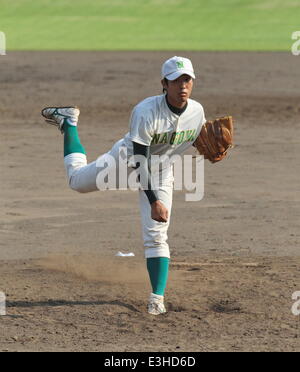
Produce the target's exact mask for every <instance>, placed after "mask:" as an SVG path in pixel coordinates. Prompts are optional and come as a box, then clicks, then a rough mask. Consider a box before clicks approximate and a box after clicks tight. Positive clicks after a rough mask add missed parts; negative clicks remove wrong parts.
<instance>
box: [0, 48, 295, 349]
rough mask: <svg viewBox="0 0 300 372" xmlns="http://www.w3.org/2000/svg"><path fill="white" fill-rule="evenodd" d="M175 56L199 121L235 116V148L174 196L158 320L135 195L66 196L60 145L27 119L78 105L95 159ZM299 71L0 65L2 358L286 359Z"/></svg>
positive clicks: (213, 60) (136, 62)
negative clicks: (195, 199)
mask: <svg viewBox="0 0 300 372" xmlns="http://www.w3.org/2000/svg"><path fill="white" fill-rule="evenodd" d="M175 54H176V55H180V54H183V55H184V56H186V57H189V58H191V59H192V61H193V64H194V66H195V70H196V75H197V79H196V81H195V84H194V92H193V98H194V99H196V100H198V101H199V102H201V103H202V104H203V106H204V109H205V113H206V117H207V119H213V118H215V117H217V116H221V115H222V116H223V115H232V116H233V118H234V119H235V135H234V141H235V148H234V149H233V150H232V151H230V154H229V156H228V158H227V159H225V160H224V161H222V162H221V163H219V164H215V165H211V164H209V163H207V162H206V164H205V195H204V199H203V200H202V201H201V202H199V203H187V202H185V195H184V194H185V192H186V191H185V190H184V191H175V192H174V202H173V210H172V217H171V218H172V221H171V225H170V229H169V244H170V248H171V258H172V260H171V269H170V279H169V283H168V288H167V292H166V305H167V308H168V313H167V314H166V315H164V316H162V317H151V316H149V315H148V314H147V312H146V305H147V300H148V296H149V293H150V284H149V279H148V273H147V270H146V264H145V261H144V258H143V241H142V233H141V224H140V215H139V209H138V195H137V193H136V192H131V191H124V192H123V191H120V192H114V191H108V192H104V193H102V192H96V193H92V194H89V195H80V194H77V193H75V192H74V191H72V190H70V189H69V188H68V185H67V182H66V177H65V171H64V167H63V153H62V151H63V139H62V136H61V135H60V133H59V132H58V131H57V130H56V129H55V128H54V127H52V126H51V127H50V126H47V125H45V124H44V121H43V119H42V118H41V116H40V111H41V109H42V108H43V107H46V106H52V105H54V106H55V105H58V106H62V105H68V106H70V105H78V106H79V107H80V109H81V115H80V121H79V133H80V138H81V140H82V143H83V145H84V146H85V148H86V151H87V154H88V160H89V161H93V160H95V159H97V157H98V156H99V155H101V154H103V153H104V152H106V151H107V150H109V149H110V148H111V146H112V145H113V143H114V142H115V141H117V140H119V139H121V138H122V137H123V136H124V134H126V132H127V131H128V121H129V117H130V111H131V109H132V108H133V106H134V105H136V104H137V102H139V101H141V100H142V99H144V98H145V97H148V96H152V95H156V94H160V93H161V85H160V68H161V64H162V63H163V62H164V61H165V60H166V59H167V58H169V57H171V56H173V55H175ZM299 58H300V57H294V56H292V55H291V54H289V53H225V52H224V53H196V52H193V53H192V52H191V53H187V52H186V53H180V52H178V51H176V52H174V53H171V52H155V53H153V52H148V53H138V52H126V53H119V52H103V53H102V52H101V53H98V52H86V53H79V52H70V53H63V52H61V53H56V52H43V53H31V52H26V53H25V52H24V53H22V52H18V53H8V54H7V56H2V57H1V58H0V69H1V74H0V86H1V89H0V100H1V105H0V118H1V119H0V142H1V146H0V173H1V178H0V188H1V193H0V277H1V282H0V291H3V292H4V293H5V294H6V295H7V316H5V317H0V350H9V351H21V350H26V351H29V350H30V351H54V350H55V351H62V350H69V351H92V350H93V351H94V350H95V351H96V350H98V351H225V350H226V351H229V350H230V351H232V350H238V351H248V350H249V351H254V350H255V351H263V350H265V351H279V350H283V351H299V350H300V342H299V339H300V334H299V319H300V318H299V317H297V316H295V315H293V314H292V312H291V307H292V304H293V300H292V294H293V293H294V292H295V291H299V290H300V287H299V285H300V284H299V283H300V271H299V265H300V261H299V257H300V255H299V253H300V251H299V246H300V234H299V231H300V225H299V221H300V205H299V201H300V189H299V174H300V163H299V144H300V143H299V138H300V123H299V115H300V104H299V102H300V97H299V92H300V80H299ZM191 153H192V154H194V152H193V150H191ZM118 251H122V252H134V253H135V257H131V258H122V257H115V254H116V253H117V252H118Z"/></svg>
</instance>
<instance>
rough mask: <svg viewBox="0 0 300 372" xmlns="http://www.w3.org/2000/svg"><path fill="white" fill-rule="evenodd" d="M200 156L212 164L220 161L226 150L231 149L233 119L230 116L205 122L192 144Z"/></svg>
mask: <svg viewBox="0 0 300 372" xmlns="http://www.w3.org/2000/svg"><path fill="white" fill-rule="evenodd" d="M193 146H195V147H196V149H197V150H198V152H199V154H200V155H204V159H209V160H210V161H211V162H212V163H216V162H218V161H220V160H222V159H223V158H224V157H225V156H226V155H227V150H228V149H229V148H231V147H233V119H232V116H225V117H223V118H219V119H215V120H214V121H207V122H206V123H205V124H204V125H203V127H202V129H201V132H200V134H199V136H198V137H197V138H196V141H195V142H194V144H193Z"/></svg>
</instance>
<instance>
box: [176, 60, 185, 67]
mask: <svg viewBox="0 0 300 372" xmlns="http://www.w3.org/2000/svg"><path fill="white" fill-rule="evenodd" d="M176 65H177V68H184V66H183V62H182V61H181V62H176Z"/></svg>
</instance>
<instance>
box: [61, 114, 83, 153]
mask: <svg viewBox="0 0 300 372" xmlns="http://www.w3.org/2000/svg"><path fill="white" fill-rule="evenodd" d="M63 129H64V133H65V135H64V156H67V155H69V154H72V153H73V152H80V153H81V154H85V149H84V147H83V146H82V144H81V143H80V139H79V135H78V130H77V126H74V125H70V124H69V123H68V119H65V121H64V126H63Z"/></svg>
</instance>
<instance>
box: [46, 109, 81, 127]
mask: <svg viewBox="0 0 300 372" xmlns="http://www.w3.org/2000/svg"><path fill="white" fill-rule="evenodd" d="M41 114H42V116H43V117H44V118H45V119H46V122H47V123H48V124H52V125H55V126H56V127H58V129H59V130H60V131H61V133H64V130H63V125H64V121H65V119H70V121H69V122H70V124H71V125H77V121H78V116H79V114H80V111H79V108H78V107H45V108H44V109H43V110H42V112H41Z"/></svg>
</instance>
